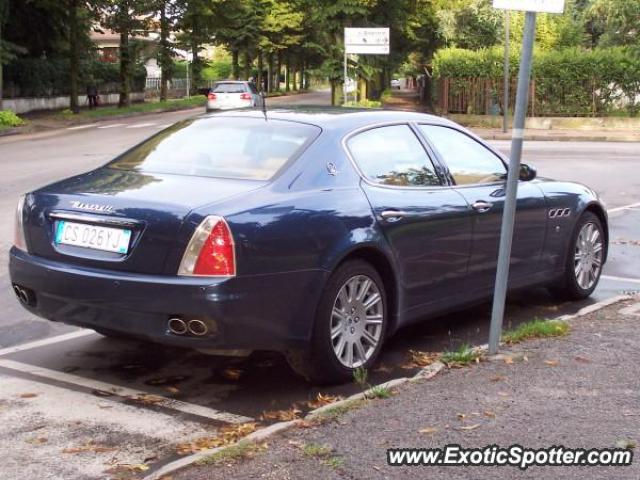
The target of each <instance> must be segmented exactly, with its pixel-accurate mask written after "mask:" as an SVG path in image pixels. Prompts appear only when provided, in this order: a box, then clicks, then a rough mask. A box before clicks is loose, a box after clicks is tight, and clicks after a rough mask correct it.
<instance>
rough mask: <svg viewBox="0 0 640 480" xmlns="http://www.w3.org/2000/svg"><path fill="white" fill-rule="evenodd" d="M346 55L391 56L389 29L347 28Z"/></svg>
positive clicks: (345, 37)
mask: <svg viewBox="0 0 640 480" xmlns="http://www.w3.org/2000/svg"><path fill="white" fill-rule="evenodd" d="M344 46H345V53H358V54H361V55H389V29H388V28H345V29H344Z"/></svg>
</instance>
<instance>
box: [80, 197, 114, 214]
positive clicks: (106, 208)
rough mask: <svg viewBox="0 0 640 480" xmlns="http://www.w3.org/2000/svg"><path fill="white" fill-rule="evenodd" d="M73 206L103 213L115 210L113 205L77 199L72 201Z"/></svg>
mask: <svg viewBox="0 0 640 480" xmlns="http://www.w3.org/2000/svg"><path fill="white" fill-rule="evenodd" d="M71 206H72V207H73V208H77V209H79V210H87V211H89V212H99V213H100V212H102V213H110V212H113V210H114V208H113V207H112V206H111V205H99V204H97V203H83V202H79V201H77V200H74V201H72V202H71Z"/></svg>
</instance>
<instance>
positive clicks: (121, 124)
mask: <svg viewBox="0 0 640 480" xmlns="http://www.w3.org/2000/svg"><path fill="white" fill-rule="evenodd" d="M125 125H126V123H112V124H111V125H104V126H102V127H98V129H100V130H103V129H106V128H117V127H124V126H125Z"/></svg>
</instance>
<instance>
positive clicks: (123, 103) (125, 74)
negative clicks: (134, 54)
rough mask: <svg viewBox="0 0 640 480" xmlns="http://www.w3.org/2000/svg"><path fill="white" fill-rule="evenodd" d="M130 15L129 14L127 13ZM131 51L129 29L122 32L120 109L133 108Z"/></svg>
mask: <svg viewBox="0 0 640 480" xmlns="http://www.w3.org/2000/svg"><path fill="white" fill-rule="evenodd" d="M127 13H128V12H127ZM130 94H131V50H130V47H129V27H128V26H127V27H126V28H123V29H122V31H121V32H120V98H119V100H118V107H119V108H124V107H130V106H131V96H130Z"/></svg>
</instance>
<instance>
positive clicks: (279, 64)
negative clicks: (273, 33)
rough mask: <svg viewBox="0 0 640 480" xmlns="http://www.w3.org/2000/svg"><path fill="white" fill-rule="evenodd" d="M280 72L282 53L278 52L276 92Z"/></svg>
mask: <svg viewBox="0 0 640 480" xmlns="http://www.w3.org/2000/svg"><path fill="white" fill-rule="evenodd" d="M281 71H282V53H280V52H278V59H277V65H276V92H279V91H280V72H281Z"/></svg>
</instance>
